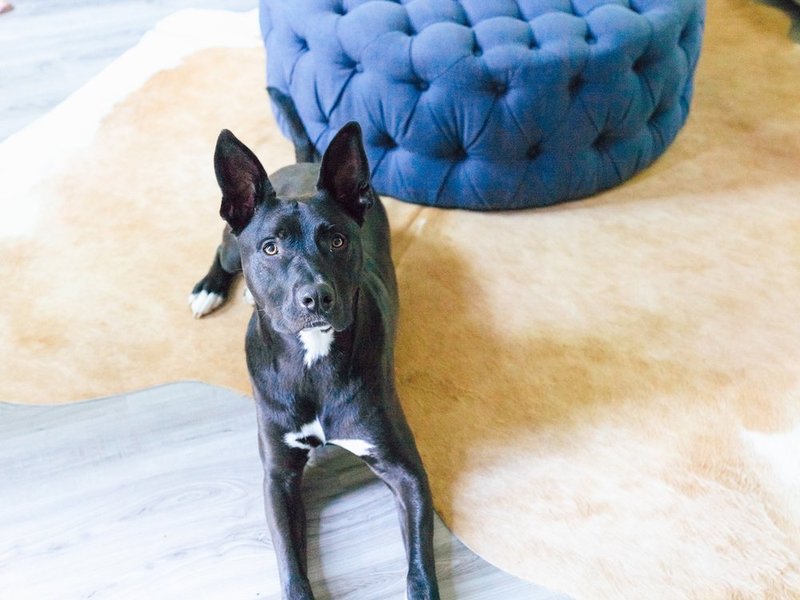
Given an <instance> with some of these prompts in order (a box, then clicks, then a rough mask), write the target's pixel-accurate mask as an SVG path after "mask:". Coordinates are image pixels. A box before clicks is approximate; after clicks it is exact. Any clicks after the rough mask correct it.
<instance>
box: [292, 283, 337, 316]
mask: <svg viewBox="0 0 800 600" xmlns="http://www.w3.org/2000/svg"><path fill="white" fill-rule="evenodd" d="M297 299H298V302H300V305H301V306H302V307H303V308H305V309H306V310H308V311H311V312H322V313H325V312H328V311H329V310H330V309H331V308H332V307H333V305H334V303H335V302H336V294H335V292H334V291H333V288H332V287H331V286H329V285H328V284H327V283H316V284H313V285H304V286H303V287H301V288H300V289H299V290H298V293H297Z"/></svg>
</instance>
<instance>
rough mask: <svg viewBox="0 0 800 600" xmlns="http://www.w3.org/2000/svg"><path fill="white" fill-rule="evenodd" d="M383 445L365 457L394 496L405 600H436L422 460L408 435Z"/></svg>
mask: <svg viewBox="0 0 800 600" xmlns="http://www.w3.org/2000/svg"><path fill="white" fill-rule="evenodd" d="M403 437H404V438H405V436H403ZM381 446H383V445H381ZM386 446H388V447H378V448H375V451H374V453H372V454H371V455H370V456H369V457H365V460H366V461H367V464H369V465H370V467H371V468H372V470H373V471H374V472H375V474H376V475H378V477H380V478H381V479H382V480H383V481H384V482H385V483H386V484H387V485H388V486H389V489H391V490H392V492H393V494H394V496H395V500H396V503H397V510H398V513H399V517H400V527H401V529H402V532H403V542H404V544H405V547H406V556H407V558H408V577H407V587H406V595H407V597H408V600H439V587H438V584H437V581H436V563H435V560H434V555H433V500H432V499H431V491H430V486H429V484H428V477H427V475H426V474H425V470H424V468H423V466H422V459H421V458H420V457H419V453H418V452H417V448H416V445H415V444H414V439H413V437H411V436H410V434H409V436H408V437H407V438H405V439H403V440H402V441H393V442H390V443H389V444H387V445H386Z"/></svg>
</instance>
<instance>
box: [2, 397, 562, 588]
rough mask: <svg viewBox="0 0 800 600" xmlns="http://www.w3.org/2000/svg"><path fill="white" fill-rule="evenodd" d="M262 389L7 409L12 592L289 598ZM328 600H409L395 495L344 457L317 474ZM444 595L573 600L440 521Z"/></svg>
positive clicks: (323, 463)
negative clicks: (271, 517)
mask: <svg viewBox="0 0 800 600" xmlns="http://www.w3.org/2000/svg"><path fill="white" fill-rule="evenodd" d="M255 433H256V429H255V409H254V407H253V404H252V401H251V400H250V398H248V397H245V396H240V395H238V394H236V393H233V392H230V391H226V390H223V389H220V388H216V387H213V386H209V385H205V384H201V383H179V384H172V385H166V386H162V387H159V388H154V389H150V390H145V391H141V392H137V393H132V394H128V395H123V396H118V397H113V398H107V399H102V400H94V401H87V402H82V403H78V404H72V405H62V406H21V405H10V404H0V474H1V475H0V598H3V599H4V600H19V599H24V598H36V599H39V600H46V599H51V598H52V599H55V598H58V599H59V600H70V599H78V598H93V599H102V598H107V599H114V600H117V599H127V598H137V599H140V598H148V599H159V598H163V599H175V598H210V599H216V598H219V599H221V600H222V599H229V598H237V599H239V598H242V599H243V598H265V599H274V600H278V598H279V591H278V586H277V573H276V567H275V560H274V555H273V554H272V548H271V544H270V538H269V534H268V532H267V527H266V523H265V520H264V516H263V504H262V492H261V473H260V464H259V459H258V451H257V446H256V435H255ZM304 497H305V499H306V506H307V508H308V521H309V571H310V578H311V580H312V585H313V587H314V589H315V593H316V595H317V598H318V600H326V599H342V600H344V599H349V600H382V599H387V600H389V599H398V600H399V599H401V598H403V597H404V579H405V559H404V550H403V544H402V540H401V537H400V531H399V524H398V520H397V516H396V513H395V508H394V501H393V499H392V498H391V494H390V493H389V491H388V489H387V488H386V487H385V486H384V485H383V484H382V483H381V482H379V481H378V480H377V479H376V478H375V477H374V476H373V475H372V473H371V472H370V471H369V470H368V469H367V468H366V467H365V466H364V465H363V464H362V463H361V462H360V461H359V459H357V458H356V457H354V456H352V455H350V454H348V453H347V452H346V451H344V450H341V449H336V448H331V449H330V450H328V449H327V448H326V449H325V451H324V453H323V454H321V455H320V456H319V457H318V459H317V464H316V465H315V466H313V467H309V469H308V470H307V472H306V477H305V491H304ZM435 552H436V559H437V569H438V577H439V581H440V586H441V590H442V598H443V600H453V599H458V600H539V599H542V600H544V599H556V598H565V596H561V595H558V594H555V593H552V592H550V591H548V590H545V589H543V588H539V587H537V586H534V585H532V584H529V583H526V582H522V581H520V580H517V579H515V578H513V577H511V576H509V575H507V574H505V573H503V572H501V571H499V570H497V569H495V568H494V567H492V566H491V565H489V564H488V563H486V562H485V561H483V560H481V559H480V558H478V557H477V556H475V555H474V554H473V553H472V552H470V551H469V550H468V549H467V548H466V547H465V546H464V545H463V544H461V543H460V542H459V541H458V540H457V539H456V538H455V537H453V536H452V534H451V533H450V532H449V531H448V530H447V528H446V527H445V526H444V525H443V524H442V522H441V521H440V520H439V519H438V517H437V520H436V532H435Z"/></svg>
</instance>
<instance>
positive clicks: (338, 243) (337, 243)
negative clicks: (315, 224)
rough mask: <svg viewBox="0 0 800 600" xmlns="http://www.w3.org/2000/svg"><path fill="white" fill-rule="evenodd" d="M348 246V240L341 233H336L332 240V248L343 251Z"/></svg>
mask: <svg viewBox="0 0 800 600" xmlns="http://www.w3.org/2000/svg"><path fill="white" fill-rule="evenodd" d="M346 245H347V238H346V237H344V236H343V235H342V234H341V233H334V234H333V237H332V238H331V248H333V249H334V250H341V249H342V248H344V247H345V246H346Z"/></svg>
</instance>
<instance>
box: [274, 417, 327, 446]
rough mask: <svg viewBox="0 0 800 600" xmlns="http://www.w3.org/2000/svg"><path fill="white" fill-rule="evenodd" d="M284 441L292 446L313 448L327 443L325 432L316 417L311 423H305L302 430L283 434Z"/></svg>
mask: <svg viewBox="0 0 800 600" xmlns="http://www.w3.org/2000/svg"><path fill="white" fill-rule="evenodd" d="M283 441H284V443H285V444H286V445H287V446H289V447H290V448H299V449H300V450H313V449H314V448H316V447H317V446H322V445H324V444H325V432H324V431H322V425H320V423H319V419H314V420H313V421H311V423H306V424H305V425H303V426H302V427H301V428H300V431H290V432H289V433H285V434H283Z"/></svg>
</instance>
